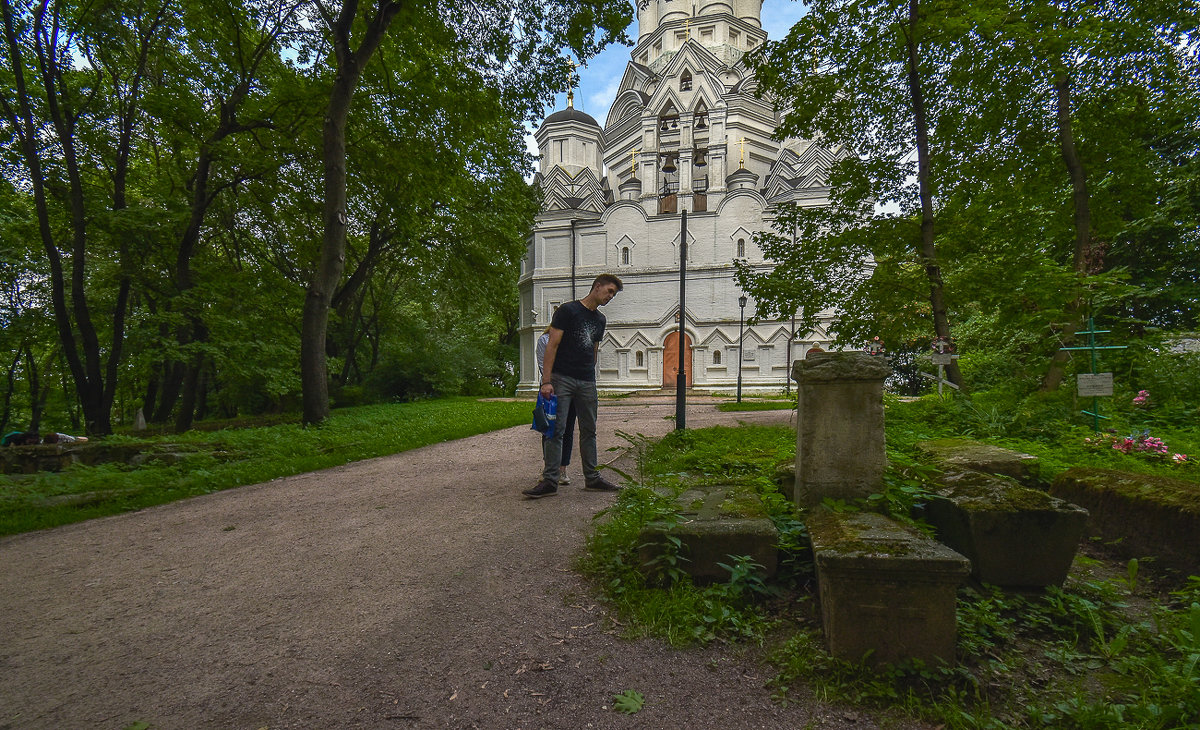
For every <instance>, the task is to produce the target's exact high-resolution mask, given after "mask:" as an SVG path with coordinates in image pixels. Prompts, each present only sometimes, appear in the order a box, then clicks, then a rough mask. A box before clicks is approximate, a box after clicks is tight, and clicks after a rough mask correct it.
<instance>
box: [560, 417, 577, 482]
mask: <svg viewBox="0 0 1200 730" xmlns="http://www.w3.org/2000/svg"><path fill="white" fill-rule="evenodd" d="M577 407H578V406H576V405H575V404H574V403H572V404H571V407H570V408H568V409H567V418H566V421H565V422H564V423H563V424H562V432H563V445H562V464H560V467H561V468H562V469H565V468H566V467H567V465H568V464H570V463H571V442H573V441H574V440H575V409H576V408H577ZM560 470H561V469H560Z"/></svg>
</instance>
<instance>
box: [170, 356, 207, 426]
mask: <svg viewBox="0 0 1200 730" xmlns="http://www.w3.org/2000/svg"><path fill="white" fill-rule="evenodd" d="M203 372H204V356H203V355H196V357H195V359H194V360H192V363H191V365H189V366H188V368H187V378H186V379H185V380H184V384H183V400H182V401H181V402H180V403H179V413H177V414H176V416H175V433H184V432H186V431H188V430H189V429H191V427H192V423H193V420H194V419H195V416H196V402H197V398H198V397H199V395H200V383H201V380H202V378H203Z"/></svg>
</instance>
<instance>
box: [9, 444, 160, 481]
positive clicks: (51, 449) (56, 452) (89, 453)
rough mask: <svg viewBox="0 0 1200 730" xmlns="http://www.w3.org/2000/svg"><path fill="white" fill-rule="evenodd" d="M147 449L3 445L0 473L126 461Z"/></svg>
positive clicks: (136, 447) (17, 472)
mask: <svg viewBox="0 0 1200 730" xmlns="http://www.w3.org/2000/svg"><path fill="white" fill-rule="evenodd" d="M144 448H146V446H145V445H138V444H105V443H97V442H78V443H59V444H38V445H36V446H7V447H3V448H0V473H3V474H35V473H37V472H39V471H62V470H63V469H66V468H67V467H69V466H71V465H72V464H85V465H88V466H94V465H96V464H105V463H109V462H119V463H127V462H129V461H130V459H132V458H133V457H134V456H135V455H136V454H138V453H139V452H140V451H141V450H142V449H144Z"/></svg>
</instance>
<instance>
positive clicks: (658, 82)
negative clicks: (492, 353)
mask: <svg viewBox="0 0 1200 730" xmlns="http://www.w3.org/2000/svg"><path fill="white" fill-rule="evenodd" d="M761 13H762V0H639V2H638V4H637V17H638V36H637V43H636V44H635V45H634V47H633V49H632V51H631V53H630V61H629V63H628V64H627V65H626V67H625V72H624V74H623V75H622V77H621V81H620V84H619V86H618V90H617V94H616V98H615V99H614V101H613V104H612V106H611V107H610V108H609V111H608V115H607V117H606V119H605V122H604V125H603V127H601V125H600V124H599V123H598V122H597V121H596V120H595V119H593V118H592V117H591V116H589V115H588V114H585V113H583V112H582V111H579V110H578V109H575V108H574V105H573V103H571V102H570V101H568V105H567V108H566V109H562V110H560V111H557V112H555V113H553V114H551V115H550V116H549V117H547V118H546V120H545V121H544V122H543V123H542V126H541V127H540V128H539V129H538V130H537V132H536V133H535V138H536V140H537V143H538V149H539V152H540V154H541V160H540V165H539V170H538V174H537V175H536V176H535V178H534V182H535V185H537V186H538V188H539V189H540V191H541V195H542V212H541V213H540V214H539V215H538V217H537V221H536V224H535V226H534V230H533V231H532V232H531V234H530V236H529V245H528V250H527V253H526V257H525V260H524V261H523V262H522V271H521V278H520V281H519V284H518V288H519V290H520V296H521V326H522V329H521V385H520V389H521V390H536V388H537V385H536V384H537V366H536V362H535V360H534V359H533V345H534V343H535V342H536V339H537V337H538V335H539V334H540V332H541V330H542V329H544V328H545V327H546V326H547V325H548V324H549V323H550V319H551V317H552V316H553V312H554V309H555V308H557V307H558V306H559V305H560V304H562V303H563V302H566V301H571V300H572V299H578V298H580V297H582V296H584V295H585V294H586V293H587V291H586V287H587V286H588V285H590V283H591V281H592V279H593V278H595V276H596V275H597V274H600V273H603V272H610V273H613V274H616V275H617V276H620V277H621V278H622V280H623V281H624V282H625V290H624V291H623V292H622V293H621V295H620V296H618V297H617V298H616V299H614V300H613V302H612V303H611V304H609V305H608V306H607V307H605V309H604V314H605V316H606V317H607V319H608V327H607V331H606V335H605V339H604V342H602V343H601V346H600V358H599V364H598V370H597V384H598V386H599V387H600V388H601V389H602V390H607V391H611V390H619V391H633V390H659V389H663V388H674V387H675V383H676V375H677V373H678V369H679V368H680V367H683V368H684V369H685V372H686V373H687V375H688V383H689V384H690V385H691V386H692V387H696V388H702V389H705V390H710V391H732V390H733V389H734V387H735V386H736V382H737V379H738V375H739V373H740V374H741V376H742V379H743V382H744V384H745V386H746V388H747V389H749V390H751V391H754V390H782V389H783V388H784V387H785V384H786V383H787V378H788V374H789V371H790V361H791V360H794V359H797V358H800V357H803V355H804V353H805V352H806V351H807V350H808V348H810V347H811V346H813V345H816V344H821V345H822V346H827V345H828V343H829V338H828V336H827V334H826V333H825V331H824V329H823V328H818V330H817V331H814V332H808V333H804V332H792V331H791V330H790V329H789V322H783V321H779V322H772V321H760V322H757V323H756V324H754V325H753V326H749V327H746V328H745V333H744V336H743V337H742V338H741V340H740V341H739V338H738V332H739V324H740V315H741V311H740V307H739V305H738V298H739V297H740V296H741V295H742V292H741V290H740V288H739V287H738V286H737V283H736V281H735V280H734V277H733V274H734V262H735V261H742V262H745V263H747V264H749V265H751V266H754V267H757V268H760V269H764V270H765V269H767V268H769V266H770V264H769V262H766V261H764V260H763V257H762V255H761V253H760V252H759V251H758V250H757V247H756V246H755V245H754V239H753V237H754V234H755V233H757V232H759V231H764V230H768V229H769V228H770V224H771V220H772V219H773V216H774V212H773V211H774V207H773V206H774V205H776V204H777V203H781V202H784V201H791V202H796V203H799V204H801V205H827V204H828V194H829V188H828V181H827V180H828V170H829V166H830V165H831V164H832V163H833V162H834V161H835V160H836V159H837V158H838V156H839V155H840V154H843V153H842V152H840V151H830V150H826V149H824V148H822V147H820V146H819V145H816V144H813V143H812V142H811V141H808V140H799V139H788V140H782V141H781V140H777V139H776V138H775V130H776V128H777V127H778V124H779V117H778V114H777V112H776V110H775V109H774V107H773V106H772V105H771V103H770V102H769V101H767V100H763V99H759V98H758V97H757V96H756V95H755V93H754V91H755V79H754V76H753V74H752V73H750V71H749V69H748V68H747V67H746V66H745V65H744V64H743V63H742V59H743V57H744V55H745V54H746V53H748V52H751V51H753V50H755V49H757V48H758V47H760V46H761V45H762V44H763V43H764V42H765V41H766V39H767V35H766V32H765V31H764V30H763V28H762V18H761ZM681 210H686V211H688V241H687V252H688V265H687V272H688V275H687V287H688V295H687V312H686V313H685V314H686V316H685V317H684V320H685V323H686V329H685V331H683V332H680V331H679V320H680V316H679V315H680V312H679V275H678V271H679V268H680V267H679V264H680V261H679V255H680V251H681V249H682V246H681V241H680V234H681V231H680V216H679V212H680V211H681ZM798 244H801V245H802V242H798ZM746 314H747V316H752V315H753V314H754V309H753V305H751V306H750V307H749V308H748V309H747V311H746ZM680 337H682V338H684V341H685V342H684V344H685V353H686V354H685V361H684V362H683V363H682V364H681V363H679V362H678V360H679V355H678V352H679V338H680Z"/></svg>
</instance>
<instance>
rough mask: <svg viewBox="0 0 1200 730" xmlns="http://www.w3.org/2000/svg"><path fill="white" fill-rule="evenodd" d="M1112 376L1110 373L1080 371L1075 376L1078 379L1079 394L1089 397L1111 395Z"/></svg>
mask: <svg viewBox="0 0 1200 730" xmlns="http://www.w3.org/2000/svg"><path fill="white" fill-rule="evenodd" d="M1112 376H1113V374H1112V373H1090V374H1089V373H1080V374H1079V375H1078V376H1077V378H1078V381H1079V395H1081V396H1086V397H1089V398H1092V397H1095V396H1109V395H1112V394H1113V377H1112Z"/></svg>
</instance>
